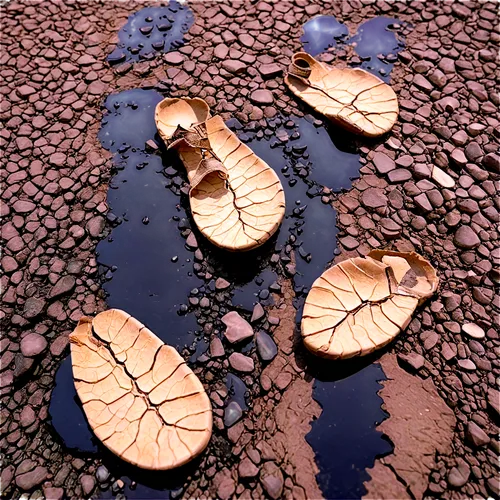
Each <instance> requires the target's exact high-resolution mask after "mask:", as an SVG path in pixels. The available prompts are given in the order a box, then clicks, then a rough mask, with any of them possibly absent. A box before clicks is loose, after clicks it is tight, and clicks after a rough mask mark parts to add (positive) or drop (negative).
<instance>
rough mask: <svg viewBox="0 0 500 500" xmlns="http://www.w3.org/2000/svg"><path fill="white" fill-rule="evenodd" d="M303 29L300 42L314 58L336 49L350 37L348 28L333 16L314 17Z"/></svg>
mask: <svg viewBox="0 0 500 500" xmlns="http://www.w3.org/2000/svg"><path fill="white" fill-rule="evenodd" d="M302 29H303V30H304V34H303V35H302V37H301V39H300V41H301V42H302V45H303V46H304V50H305V51H306V52H307V53H308V54H311V55H312V56H316V55H318V54H321V52H324V51H325V50H327V49H329V48H330V47H335V45H337V43H339V42H341V41H344V40H345V39H346V38H348V37H349V30H348V29H347V26H346V25H345V24H342V23H339V22H338V21H337V20H336V19H335V17H333V16H316V17H313V18H312V19H310V20H309V21H307V22H306V23H305V24H304V26H303V27H302Z"/></svg>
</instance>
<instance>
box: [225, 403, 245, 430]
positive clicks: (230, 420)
mask: <svg viewBox="0 0 500 500" xmlns="http://www.w3.org/2000/svg"><path fill="white" fill-rule="evenodd" d="M242 416H243V411H242V409H241V406H240V405H239V404H238V403H237V402H236V401H230V402H229V404H228V405H227V406H226V407H225V408H224V425H225V426H226V427H231V426H232V425H234V424H235V423H236V422H238V420H240V418H241V417H242Z"/></svg>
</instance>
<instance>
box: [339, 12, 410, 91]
mask: <svg viewBox="0 0 500 500" xmlns="http://www.w3.org/2000/svg"><path fill="white" fill-rule="evenodd" d="M401 26H402V25H401V23H400V21H399V20H398V19H393V18H390V17H375V18H373V19H370V20H369V21H366V22H365V23H363V24H362V25H361V26H360V27H359V28H358V31H357V32H356V34H355V35H354V36H353V37H352V38H351V39H350V40H349V43H350V44H352V45H354V50H355V51H356V53H357V54H358V56H359V57H360V59H361V65H360V67H361V68H362V69H366V70H368V71H370V73H374V74H375V75H377V76H379V77H380V78H382V79H383V80H385V81H388V80H389V75H390V73H391V71H392V68H393V67H394V63H395V62H396V61H397V60H398V57H397V54H398V52H400V51H401V50H402V49H403V48H404V46H405V44H404V41H403V40H402V39H401V38H400V37H399V36H398V32H399V31H400V29H401Z"/></svg>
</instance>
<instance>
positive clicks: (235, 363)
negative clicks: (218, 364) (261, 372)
mask: <svg viewBox="0 0 500 500" xmlns="http://www.w3.org/2000/svg"><path fill="white" fill-rule="evenodd" d="M229 364H230V365H231V367H232V368H233V369H234V370H236V371H238V372H243V373H250V372H253V369H254V363H253V359H252V358H250V357H248V356H245V355H244V354H241V353H240V352H233V354H231V356H229Z"/></svg>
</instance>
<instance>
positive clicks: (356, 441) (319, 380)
mask: <svg viewBox="0 0 500 500" xmlns="http://www.w3.org/2000/svg"><path fill="white" fill-rule="evenodd" d="M378 357H379V356H378V355H377V356H369V357H366V358H361V359H357V360H348V361H340V362H335V361H334V362H332V361H330V362H329V361H327V360H321V359H317V358H314V359H309V360H308V361H309V362H308V366H309V367H311V369H310V372H311V375H312V376H314V377H315V379H316V380H315V382H314V399H315V400H316V401H318V403H319V404H320V405H321V407H322V410H323V411H322V414H321V416H320V417H319V419H318V420H316V421H315V422H313V423H312V430H311V432H310V433H309V434H308V435H307V436H306V439H307V441H308V443H309V444H310V445H311V446H312V448H313V449H314V451H315V453H316V463H317V464H318V467H319V470H320V472H319V474H318V475H317V480H318V484H319V486H320V488H321V491H322V492H323V495H324V497H325V498H328V499H333V498H338V499H346V498H361V497H362V496H363V495H364V494H366V490H365V488H364V486H363V482H364V481H367V480H369V479H370V476H369V475H368V473H367V472H366V469H367V468H369V467H372V466H373V464H374V462H375V459H376V458H377V457H379V456H382V455H386V454H388V453H390V452H391V451H392V449H393V447H392V444H391V443H390V442H389V441H387V440H386V439H384V437H383V435H382V433H380V432H379V431H377V430H376V426H377V425H378V424H379V423H380V422H382V421H383V420H384V419H385V418H387V416H388V415H387V413H386V412H385V411H383V410H382V408H381V407H380V406H381V404H382V399H381V398H380V396H379V395H378V394H377V393H378V391H379V390H380V389H381V385H380V383H379V381H381V380H385V374H384V372H383V371H382V368H381V367H380V365H379V364H378V363H376V360H377V358H378ZM310 358H312V355H311V356H310Z"/></svg>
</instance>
